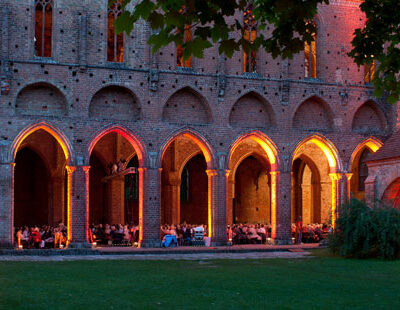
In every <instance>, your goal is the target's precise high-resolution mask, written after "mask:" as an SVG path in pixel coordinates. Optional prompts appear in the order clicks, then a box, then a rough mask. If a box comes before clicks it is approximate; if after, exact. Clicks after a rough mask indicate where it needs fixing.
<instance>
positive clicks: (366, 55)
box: [349, 0, 400, 103]
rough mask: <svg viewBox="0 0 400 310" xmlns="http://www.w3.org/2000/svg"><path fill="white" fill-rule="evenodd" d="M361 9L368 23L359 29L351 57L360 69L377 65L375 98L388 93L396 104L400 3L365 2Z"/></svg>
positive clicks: (399, 68)
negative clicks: (374, 62)
mask: <svg viewBox="0 0 400 310" xmlns="http://www.w3.org/2000/svg"><path fill="white" fill-rule="evenodd" d="M360 7H361V10H362V11H363V12H364V13H365V15H366V17H367V22H366V24H365V27H364V28H363V29H356V31H355V33H354V35H355V36H354V39H353V41H352V45H353V50H352V51H351V52H350V53H349V55H350V57H352V58H353V59H354V61H355V62H356V63H357V64H358V65H362V64H365V63H372V62H373V61H374V60H376V61H377V63H378V70H377V72H376V75H375V79H374V85H375V95H376V96H382V95H383V93H384V92H387V94H388V100H389V102H392V103H394V102H396V101H397V100H398V98H399V96H400V86H399V83H400V80H399V72H400V48H399V47H400V46H399V43H400V1H398V0H365V1H364V2H363V3H362V4H361V5H360Z"/></svg>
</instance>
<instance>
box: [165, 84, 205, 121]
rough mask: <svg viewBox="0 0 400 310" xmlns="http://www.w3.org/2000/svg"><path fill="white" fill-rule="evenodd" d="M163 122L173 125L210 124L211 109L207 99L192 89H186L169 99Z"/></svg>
mask: <svg viewBox="0 0 400 310" xmlns="http://www.w3.org/2000/svg"><path fill="white" fill-rule="evenodd" d="M162 120H163V121H164V122H167V123H171V124H197V125H201V124H210V123H211V122H212V113H211V109H210V107H209V105H208V103H207V101H206V99H205V98H204V97H203V96H202V95H201V94H200V93H199V92H197V91H196V90H194V89H193V88H191V87H184V88H182V89H180V90H178V91H176V92H175V93H174V94H172V96H170V97H169V99H168V100H167V102H166V103H165V105H164V107H163V111H162Z"/></svg>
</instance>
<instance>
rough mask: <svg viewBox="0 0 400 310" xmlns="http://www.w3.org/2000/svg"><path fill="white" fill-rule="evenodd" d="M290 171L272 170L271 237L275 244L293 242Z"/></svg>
mask: <svg viewBox="0 0 400 310" xmlns="http://www.w3.org/2000/svg"><path fill="white" fill-rule="evenodd" d="M291 187H292V174H291V172H290V171H271V225H272V232H271V238H272V239H273V241H274V243H275V244H291V243H292V238H291V193H292V189H291Z"/></svg>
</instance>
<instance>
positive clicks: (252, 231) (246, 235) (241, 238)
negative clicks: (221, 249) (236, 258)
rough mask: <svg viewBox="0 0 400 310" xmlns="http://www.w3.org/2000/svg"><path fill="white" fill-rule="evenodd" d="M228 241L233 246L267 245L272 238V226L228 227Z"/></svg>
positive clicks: (239, 225) (240, 225)
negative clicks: (269, 238) (270, 237)
mask: <svg viewBox="0 0 400 310" xmlns="http://www.w3.org/2000/svg"><path fill="white" fill-rule="evenodd" d="M227 236H228V241H229V242H232V244H265V243H266V241H267V238H268V237H269V236H271V225H264V224H233V225H228V226H227Z"/></svg>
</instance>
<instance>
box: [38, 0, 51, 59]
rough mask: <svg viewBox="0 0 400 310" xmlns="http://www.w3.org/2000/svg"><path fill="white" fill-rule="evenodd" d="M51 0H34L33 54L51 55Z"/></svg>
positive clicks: (40, 55) (39, 55)
mask: <svg viewBox="0 0 400 310" xmlns="http://www.w3.org/2000/svg"><path fill="white" fill-rule="evenodd" d="M52 28H53V0H35V38H34V40H35V56H38V57H51V33H52Z"/></svg>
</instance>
